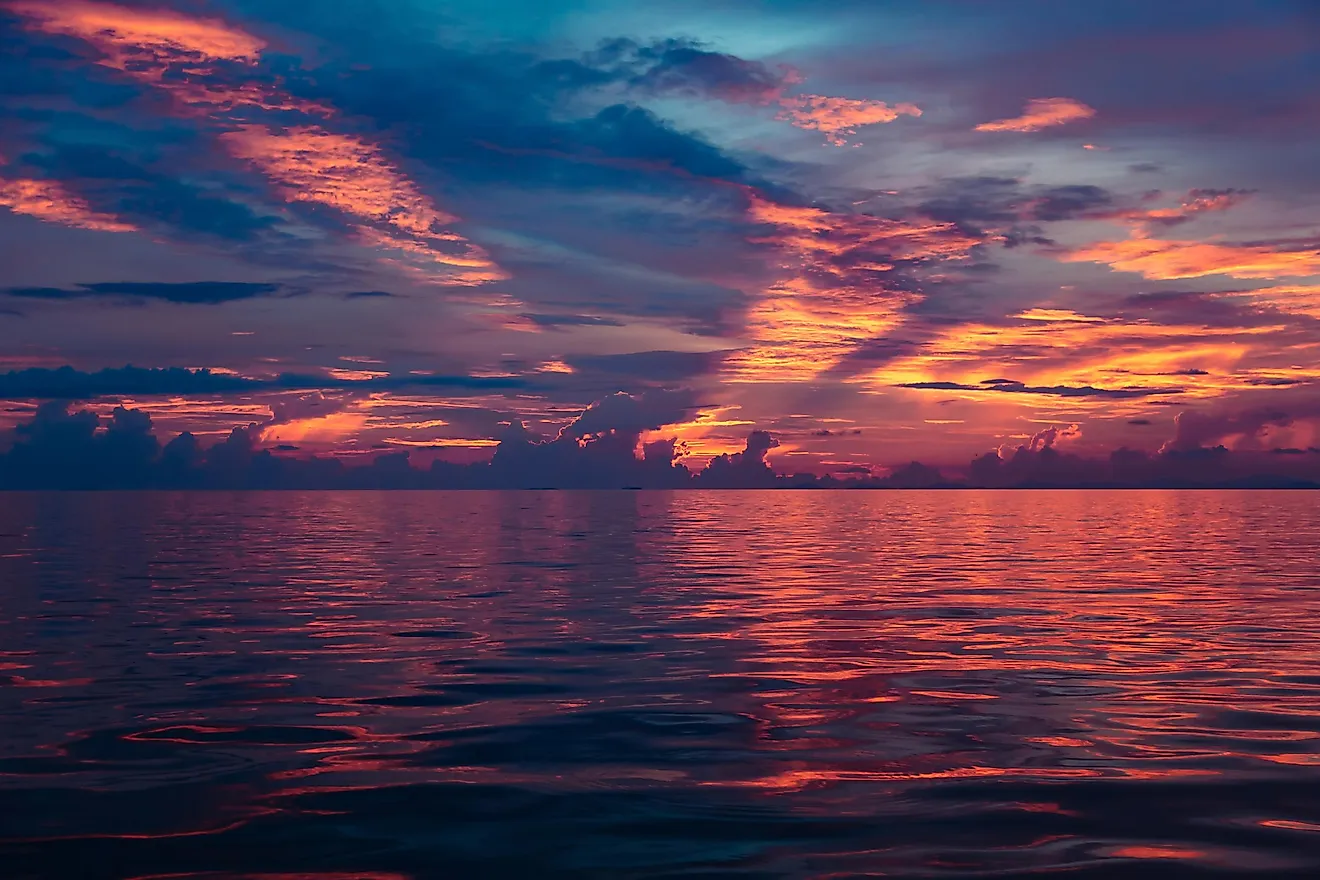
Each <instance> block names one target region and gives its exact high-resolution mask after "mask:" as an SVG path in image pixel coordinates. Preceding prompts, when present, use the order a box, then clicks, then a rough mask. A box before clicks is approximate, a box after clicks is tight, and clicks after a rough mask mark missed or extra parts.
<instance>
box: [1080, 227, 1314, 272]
mask: <svg viewBox="0 0 1320 880" xmlns="http://www.w3.org/2000/svg"><path fill="white" fill-rule="evenodd" d="M1060 259H1061V260H1063V261H1064V262H1065V263H1105V264H1106V265H1108V266H1110V267H1111V268H1113V269H1115V270H1117V271H1120V272H1136V273H1138V274H1140V275H1142V276H1143V277H1145V278H1151V279H1157V280H1171V279H1176V278H1201V277H1204V276H1207V275H1228V276H1231V277H1234V278H1297V277H1307V276H1311V275H1320V247H1315V246H1306V245H1303V246H1300V247H1297V248H1295V249H1285V248H1284V247H1280V246H1270V245H1264V244H1220V243H1217V242H1203V241H1177V240H1165V239H1158V238H1146V237H1145V236H1143V235H1141V234H1137V235H1134V236H1133V237H1131V238H1129V239H1127V240H1125V241H1102V242H1096V243H1094V244H1090V245H1086V246H1084V247H1080V248H1077V249H1075V250H1072V251H1069V252H1067V253H1065V254H1064V255H1063V256H1061V257H1060Z"/></svg>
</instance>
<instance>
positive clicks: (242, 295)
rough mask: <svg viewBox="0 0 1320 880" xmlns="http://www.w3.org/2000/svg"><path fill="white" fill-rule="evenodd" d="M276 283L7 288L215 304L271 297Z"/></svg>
mask: <svg viewBox="0 0 1320 880" xmlns="http://www.w3.org/2000/svg"><path fill="white" fill-rule="evenodd" d="M283 289H284V288H283V286H282V285H279V284H263V283H253V282H241V281H193V282H187V283H181V284H165V283H161V282H147V281H112V282H99V283H96V284H79V285H78V286H76V287H72V288H61V287H9V288H5V289H4V293H5V294H7V295H8V296H17V297H22V298H25V299H86V298H89V297H116V298H129V299H159V300H165V301H166V302H172V303H191V304H194V305H215V304H217V303H225V302H233V301H235V300H243V299H253V298H255V297H264V296H273V295H275V294H278V293H280V292H281V291H282V290H283Z"/></svg>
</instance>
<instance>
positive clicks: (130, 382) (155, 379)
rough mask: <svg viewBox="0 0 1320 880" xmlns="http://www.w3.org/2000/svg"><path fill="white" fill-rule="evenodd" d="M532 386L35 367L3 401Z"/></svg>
mask: <svg viewBox="0 0 1320 880" xmlns="http://www.w3.org/2000/svg"><path fill="white" fill-rule="evenodd" d="M527 384H528V383H527V380H524V379H520V378H517V377H509V376H494V377H484V376H414V375H402V376H381V377H379V378H374V379H364V380H352V379H337V378H333V377H324V376H307V375H299V374H295V373H284V374H281V375H279V376H276V377H274V378H270V379H252V378H248V377H246V376H238V375H233V374H230V373H217V372H212V371H211V370H188V369H183V368H180V367H165V368H145V367H134V366H126V367H119V368H108V369H103V370H98V371H96V372H90V373H88V372H83V371H81V370H75V369H74V368H73V367H67V366H66V367H60V368H58V369H53V370H52V369H45V368H42V367H32V368H30V369H26V370H14V371H11V372H8V373H0V398H8V399H19V400H22V399H58V400H86V399H90V398H95V397H136V396H141V395H154V394H159V395H166V394H169V395H188V394H215V393H224V392H238V391H242V392H255V391H313V390H317V389H333V388H339V389H351V390H353V391H360V392H363V393H367V392H372V391H382V390H391V389H400V388H414V387H415V388H449V389H454V390H462V389H471V390H488V391H500V390H505V389H513V388H522V387H525V386H526V385H527Z"/></svg>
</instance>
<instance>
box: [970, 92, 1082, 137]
mask: <svg viewBox="0 0 1320 880" xmlns="http://www.w3.org/2000/svg"><path fill="white" fill-rule="evenodd" d="M1094 115H1095V110H1093V109H1092V108H1090V107H1088V106H1086V105H1085V104H1083V103H1082V102H1081V101H1076V100H1074V99H1072V98H1033V99H1031V100H1030V101H1028V102H1027V106H1026V107H1024V108H1023V110H1022V115H1021V116H1014V117H1011V118H1008V119H996V120H994V121H993V122H983V123H981V124H980V125H978V126H976V131H1018V132H1026V131H1040V130H1041V129H1044V128H1051V127H1053V126H1056V125H1067V124H1068V123H1070V122H1078V121H1080V120H1082V119H1090V118H1091V117H1092V116H1094Z"/></svg>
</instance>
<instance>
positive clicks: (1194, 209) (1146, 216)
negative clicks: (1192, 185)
mask: <svg viewBox="0 0 1320 880" xmlns="http://www.w3.org/2000/svg"><path fill="white" fill-rule="evenodd" d="M1253 194H1254V193H1253V191H1252V190H1244V189H1194V190H1191V191H1190V192H1189V193H1187V196H1186V197H1185V198H1184V199H1183V201H1182V204H1180V205H1179V206H1178V207H1176V208H1154V209H1151V210H1146V211H1132V212H1127V213H1123V214H1120V215H1119V216H1120V218H1121V219H1123V220H1126V221H1129V222H1131V223H1134V224H1136V225H1137V226H1138V227H1139V228H1141V229H1142V230H1144V231H1147V232H1148V231H1149V230H1150V229H1151V228H1152V227H1155V226H1160V227H1164V228H1172V227H1174V226H1181V225H1182V224H1184V223H1186V222H1188V221H1189V220H1191V219H1193V218H1194V217H1195V216H1196V215H1198V214H1205V213H1210V212H1217V211H1227V210H1228V209H1229V208H1232V207H1235V206H1237V205H1240V204H1242V202H1244V201H1246V200H1247V199H1249V198H1251V196H1252V195H1253Z"/></svg>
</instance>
